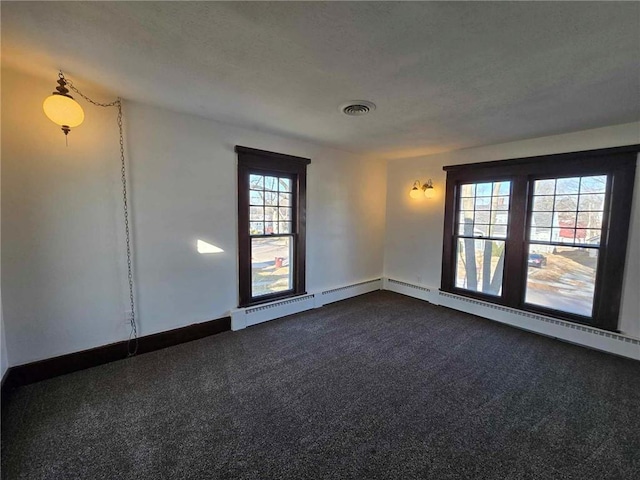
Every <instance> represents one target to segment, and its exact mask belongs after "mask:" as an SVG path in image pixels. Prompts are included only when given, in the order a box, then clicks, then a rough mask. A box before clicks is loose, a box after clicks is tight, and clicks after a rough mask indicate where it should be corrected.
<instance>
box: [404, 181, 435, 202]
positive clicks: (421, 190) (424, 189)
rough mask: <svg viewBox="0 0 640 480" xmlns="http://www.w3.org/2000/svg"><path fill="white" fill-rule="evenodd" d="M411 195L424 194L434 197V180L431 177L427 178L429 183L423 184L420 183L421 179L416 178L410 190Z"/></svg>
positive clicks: (417, 196) (416, 196)
mask: <svg viewBox="0 0 640 480" xmlns="http://www.w3.org/2000/svg"><path fill="white" fill-rule="evenodd" d="M409 195H410V196H411V198H420V197H421V196H422V195H424V196H425V197H427V198H433V196H434V189H433V182H432V181H431V179H429V180H427V183H425V184H424V185H422V184H421V183H420V180H416V181H415V182H413V188H412V189H411V191H410V192H409Z"/></svg>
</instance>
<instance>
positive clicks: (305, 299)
mask: <svg viewBox="0 0 640 480" xmlns="http://www.w3.org/2000/svg"><path fill="white" fill-rule="evenodd" d="M381 288H382V279H381V278H376V279H373V280H365V281H362V282H358V283H354V284H351V285H344V286H341V287H336V288H331V289H328V290H322V291H319V292H314V293H308V294H305V295H301V296H299V297H293V298H287V299H284V300H277V301H275V302H270V303H266V304H264V305H257V306H255V307H246V308H239V309H237V310H233V311H232V312H231V330H233V331H237V330H242V329H243V328H246V327H250V326H252V325H257V324H259V323H263V322H268V321H269V320H275V319H277V318H281V317H286V316H287V315H293V314H295V313H300V312H304V311H306V310H311V309H312V308H320V307H322V306H324V305H327V304H329V303H333V302H338V301H340V300H346V299H347V298H351V297H356V296H358V295H362V294H365V293H369V292H374V291H376V290H380V289H381Z"/></svg>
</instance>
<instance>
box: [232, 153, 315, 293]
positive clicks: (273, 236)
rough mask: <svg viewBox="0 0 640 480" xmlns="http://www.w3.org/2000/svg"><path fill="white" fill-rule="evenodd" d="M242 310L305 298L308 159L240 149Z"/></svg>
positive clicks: (239, 229)
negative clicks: (282, 299) (277, 300)
mask: <svg viewBox="0 0 640 480" xmlns="http://www.w3.org/2000/svg"><path fill="white" fill-rule="evenodd" d="M235 150H236V152H237V154H238V247H239V248H238V260H239V261H238V266H239V305H240V306H248V305H254V304H257V303H262V302H267V301H271V300H275V299H279V298H283V297H288V296H292V295H298V294H303V293H305V220H306V168H307V165H308V164H309V163H310V160H309V159H306V158H300V157H293V156H290V155H283V154H279V153H273V152H266V151H263V150H255V149H252V148H247V147H241V146H236V149H235Z"/></svg>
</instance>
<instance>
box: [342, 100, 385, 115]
mask: <svg viewBox="0 0 640 480" xmlns="http://www.w3.org/2000/svg"><path fill="white" fill-rule="evenodd" d="M375 109H376V106H375V105H374V104H373V103H371V102H368V101H367V100H353V101H351V102H347V103H343V104H342V105H340V111H341V112H342V113H344V114H345V115H349V116H351V117H360V116H362V115H366V114H367V113H369V112H373V111H374V110H375Z"/></svg>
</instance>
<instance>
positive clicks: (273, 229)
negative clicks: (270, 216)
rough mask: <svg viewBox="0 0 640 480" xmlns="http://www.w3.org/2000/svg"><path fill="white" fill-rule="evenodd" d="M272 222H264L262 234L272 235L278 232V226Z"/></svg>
mask: <svg viewBox="0 0 640 480" xmlns="http://www.w3.org/2000/svg"><path fill="white" fill-rule="evenodd" d="M273 223H274V222H271V221H269V222H264V234H265V235H273V234H274V233H277V232H278V226H277V225H274V224H273Z"/></svg>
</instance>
